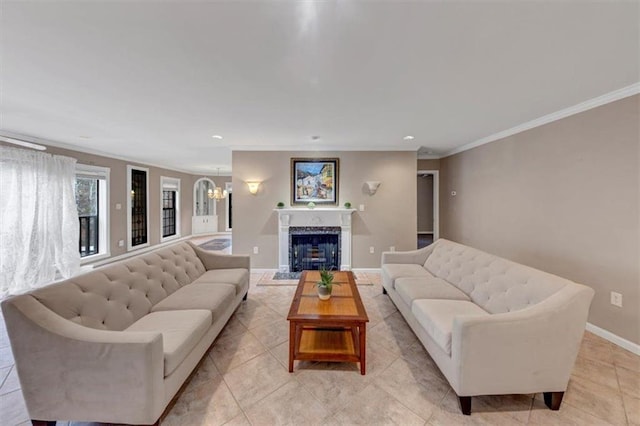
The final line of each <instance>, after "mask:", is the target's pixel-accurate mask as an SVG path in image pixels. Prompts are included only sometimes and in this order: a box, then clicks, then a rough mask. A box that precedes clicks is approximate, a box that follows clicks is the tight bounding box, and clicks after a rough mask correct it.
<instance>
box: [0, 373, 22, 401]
mask: <svg viewBox="0 0 640 426" xmlns="http://www.w3.org/2000/svg"><path fill="white" fill-rule="evenodd" d="M18 389H20V381H19V379H18V372H17V371H16V367H15V366H13V367H11V371H10V372H9V374H8V375H7V378H6V379H5V381H4V383H3V384H2V386H1V387H0V395H4V394H6V393H10V392H13V391H16V390H18Z"/></svg>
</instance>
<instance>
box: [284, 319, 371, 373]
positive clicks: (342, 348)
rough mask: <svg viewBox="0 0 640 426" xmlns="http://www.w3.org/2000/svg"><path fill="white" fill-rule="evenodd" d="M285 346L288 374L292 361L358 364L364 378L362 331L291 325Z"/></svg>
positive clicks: (351, 328) (357, 328) (360, 329)
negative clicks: (287, 346)
mask: <svg viewBox="0 0 640 426" xmlns="http://www.w3.org/2000/svg"><path fill="white" fill-rule="evenodd" d="M290 326H291V331H290V339H291V340H290V343H289V345H290V346H289V352H290V353H289V372H290V373H291V372H293V363H294V360H298V361H329V362H332V361H333V362H359V363H360V369H361V373H362V374H365V365H364V356H363V355H364V354H363V353H362V352H363V351H361V350H360V342H361V339H362V341H364V327H350V328H346V327H319V326H309V325H303V324H294V323H292V324H291V325H290Z"/></svg>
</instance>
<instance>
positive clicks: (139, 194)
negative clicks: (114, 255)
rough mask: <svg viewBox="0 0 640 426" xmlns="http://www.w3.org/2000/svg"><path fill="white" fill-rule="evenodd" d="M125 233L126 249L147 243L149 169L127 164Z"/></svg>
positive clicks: (145, 245)
mask: <svg viewBox="0 0 640 426" xmlns="http://www.w3.org/2000/svg"><path fill="white" fill-rule="evenodd" d="M127 171H128V173H127V182H128V188H129V192H128V194H129V196H128V197H127V234H128V235H129V238H128V249H129V250H133V249H139V248H142V247H147V246H148V245H149V209H148V206H149V179H148V176H149V169H145V168H143V167H136V166H127Z"/></svg>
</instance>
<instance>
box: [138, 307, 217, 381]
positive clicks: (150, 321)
mask: <svg viewBox="0 0 640 426" xmlns="http://www.w3.org/2000/svg"><path fill="white" fill-rule="evenodd" d="M211 322H212V321H211V312H209V311H208V310H204V309H191V310H184V311H164V312H152V313H150V314H148V315H145V316H144V317H142V318H140V319H139V320H138V321H136V322H134V323H133V324H131V326H130V327H128V328H127V329H126V331H157V332H160V333H162V349H163V352H164V376H165V377H166V376H168V375H169V374H171V373H172V372H173V370H175V369H176V368H177V367H178V366H179V365H180V363H181V362H182V360H184V359H185V358H186V356H187V355H188V354H189V352H191V350H192V349H193V348H194V347H195V346H196V344H197V343H198V342H199V341H200V339H202V337H203V336H204V335H205V333H206V332H207V330H208V329H209V327H211Z"/></svg>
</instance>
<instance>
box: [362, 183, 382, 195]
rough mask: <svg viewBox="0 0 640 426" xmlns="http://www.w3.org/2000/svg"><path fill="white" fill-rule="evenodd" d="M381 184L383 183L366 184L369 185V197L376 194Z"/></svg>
mask: <svg viewBox="0 0 640 426" xmlns="http://www.w3.org/2000/svg"><path fill="white" fill-rule="evenodd" d="M381 183H382V182H379V181H377V180H369V181H367V182H365V184H366V185H367V188H368V189H369V195H373V194H375V193H376V191H377V190H378V187H379V186H380V184H381Z"/></svg>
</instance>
